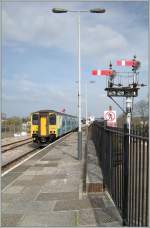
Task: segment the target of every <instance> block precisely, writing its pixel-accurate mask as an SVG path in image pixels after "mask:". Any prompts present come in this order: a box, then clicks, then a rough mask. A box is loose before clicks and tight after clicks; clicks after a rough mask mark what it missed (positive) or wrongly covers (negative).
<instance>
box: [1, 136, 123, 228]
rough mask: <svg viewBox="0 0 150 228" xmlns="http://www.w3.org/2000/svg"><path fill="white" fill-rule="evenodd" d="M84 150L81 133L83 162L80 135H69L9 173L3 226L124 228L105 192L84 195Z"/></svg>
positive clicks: (4, 188)
mask: <svg viewBox="0 0 150 228" xmlns="http://www.w3.org/2000/svg"><path fill="white" fill-rule="evenodd" d="M86 145H87V144H86V135H85V132H83V159H82V161H79V160H78V159H77V133H76V132H74V133H71V134H69V135H67V136H65V138H64V139H60V140H59V142H58V143H56V144H55V146H53V147H49V148H47V149H46V150H43V152H41V153H38V154H36V155H35V156H33V157H32V158H30V159H28V160H26V161H25V162H24V163H22V164H21V165H20V166H17V167H16V168H14V169H12V170H11V171H10V172H8V173H7V174H5V175H4V176H3V177H2V180H1V182H2V195H1V200H2V207H1V213H2V214H1V218H2V226H3V227H15V226H23V227H37V226H40V227H44V226H60V227H61V226H64V227H67V226H69V227H71V226H73V227H74V226H114V227H115V226H121V221H120V217H119V215H118V212H117V209H116V207H115V206H114V204H113V202H112V200H111V199H110V198H109V197H108V195H106V193H105V191H101V192H92V191H87V192H85V191H84V190H85V188H84V187H85V177H86V176H87V175H86V172H85V170H86V171H87V164H86V162H87V161H88V159H86V157H87V156H84V155H85V154H84V153H85V151H87V150H85V148H86V149H87V146H86ZM92 156H94V153H93V154H92ZM89 160H90V159H89ZM85 164H86V166H85ZM85 167H86V169H85ZM90 167H92V164H90ZM91 171H92V170H91ZM90 175H91V174H90ZM90 177H91V176H90Z"/></svg>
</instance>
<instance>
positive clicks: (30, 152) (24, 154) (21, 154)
mask: <svg viewBox="0 0 150 228" xmlns="http://www.w3.org/2000/svg"><path fill="white" fill-rule="evenodd" d="M71 133H72V132H71ZM71 133H68V134H66V135H64V136H63V137H61V138H59V139H57V140H56V141H54V142H53V143H50V144H48V145H47V146H46V147H44V148H43V149H41V146H39V145H36V147H34V148H33V145H34V144H33V145H32V144H30V143H31V142H32V140H31V142H26V143H23V144H22V145H25V144H29V145H26V146H25V147H26V151H22V150H21V151H20V150H19V151H18V149H19V148H17V150H15V149H16V147H19V146H22V145H19V146H15V147H13V149H12V147H11V149H9V150H7V153H5V152H3V153H2V165H1V168H2V169H1V170H2V176H3V175H4V174H5V173H7V172H8V171H9V170H11V169H13V167H15V166H18V165H19V164H20V163H23V162H24V161H25V160H28V159H29V158H30V157H32V156H34V155H35V154H36V153H40V152H41V151H42V150H45V149H47V148H50V147H53V146H55V145H57V143H59V142H61V141H63V139H64V138H65V137H67V136H68V135H70V134H71ZM26 140H29V139H26ZM21 141H23V140H21ZM24 141H25V140H24ZM12 144H13V145H15V143H12ZM12 144H11V143H10V145H12ZM10 145H9V146H10ZM5 146H6V145H5ZM7 146H8V144H7ZM11 150H12V151H11ZM10 156H11V157H10ZM8 157H9V159H8Z"/></svg>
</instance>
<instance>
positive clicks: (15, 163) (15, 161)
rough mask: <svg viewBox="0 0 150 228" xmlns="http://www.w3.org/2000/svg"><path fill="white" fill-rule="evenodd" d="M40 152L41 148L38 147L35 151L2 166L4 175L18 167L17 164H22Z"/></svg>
mask: <svg viewBox="0 0 150 228" xmlns="http://www.w3.org/2000/svg"><path fill="white" fill-rule="evenodd" d="M39 150H40V146H38V147H37V148H34V149H32V150H30V151H28V152H26V153H25V154H22V155H20V156H19V157H17V158H14V159H13V160H10V161H9V162H7V163H6V164H4V165H2V167H1V170H2V174H3V173H4V172H6V171H7V170H9V169H11V168H12V167H14V166H16V165H17V164H19V163H20V162H22V161H24V160H25V159H27V158H28V157H30V156H32V155H34V154H35V153H36V152H37V151H39Z"/></svg>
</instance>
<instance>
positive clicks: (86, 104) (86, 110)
mask: <svg viewBox="0 0 150 228" xmlns="http://www.w3.org/2000/svg"><path fill="white" fill-rule="evenodd" d="M88 82H89V83H91V84H92V83H95V81H87V80H86V84H85V119H86V124H87V123H88V97H87V87H88Z"/></svg>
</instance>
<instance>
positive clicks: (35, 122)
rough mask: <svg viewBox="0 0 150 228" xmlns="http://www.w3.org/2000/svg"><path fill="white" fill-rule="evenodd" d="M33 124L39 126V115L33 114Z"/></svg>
mask: <svg viewBox="0 0 150 228" xmlns="http://www.w3.org/2000/svg"><path fill="white" fill-rule="evenodd" d="M32 124H33V125H38V124H39V116H38V114H33V115H32Z"/></svg>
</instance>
